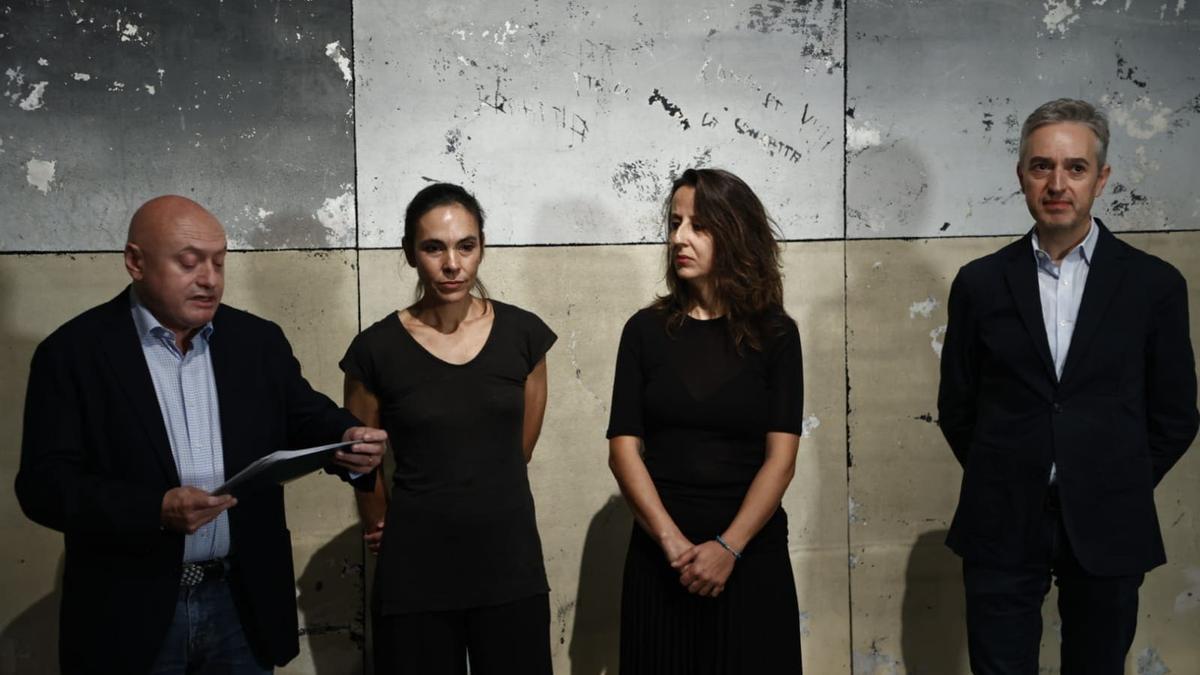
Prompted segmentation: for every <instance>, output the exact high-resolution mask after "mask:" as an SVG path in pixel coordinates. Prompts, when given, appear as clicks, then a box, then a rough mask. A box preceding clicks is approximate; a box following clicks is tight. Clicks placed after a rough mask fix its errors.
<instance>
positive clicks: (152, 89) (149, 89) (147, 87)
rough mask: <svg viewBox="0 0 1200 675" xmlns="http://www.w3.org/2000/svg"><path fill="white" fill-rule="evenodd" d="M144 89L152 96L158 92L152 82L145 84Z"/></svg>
mask: <svg viewBox="0 0 1200 675" xmlns="http://www.w3.org/2000/svg"><path fill="white" fill-rule="evenodd" d="M142 89H145V90H146V93H147V94H150V95H151V96H153V95H154V94H156V93H157V92H158V90H157V89H156V88H155V86H154V85H152V84H143V85H142Z"/></svg>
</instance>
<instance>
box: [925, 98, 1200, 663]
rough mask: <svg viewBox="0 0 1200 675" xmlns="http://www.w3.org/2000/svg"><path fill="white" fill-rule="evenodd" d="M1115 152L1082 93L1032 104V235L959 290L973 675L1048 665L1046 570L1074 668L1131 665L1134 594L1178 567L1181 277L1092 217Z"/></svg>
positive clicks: (955, 358) (1026, 186) (1189, 424)
mask: <svg viewBox="0 0 1200 675" xmlns="http://www.w3.org/2000/svg"><path fill="white" fill-rule="evenodd" d="M1107 145H1108V125H1107V121H1106V120H1105V118H1104V116H1103V114H1102V113H1100V112H1098V111H1097V110H1096V109H1095V108H1094V107H1093V106H1091V105H1089V104H1088V103H1086V102H1083V101H1075V100H1068V99H1060V100H1057V101H1052V102H1050V103H1047V104H1045V105H1043V106H1041V107H1040V108H1038V109H1037V110H1036V111H1035V112H1034V113H1033V114H1032V115H1030V116H1029V118H1028V119H1027V120H1026V121H1025V124H1024V126H1023V128H1022V130H1021V144H1020V159H1019V160H1018V165H1017V176H1018V178H1019V180H1020V183H1021V190H1022V192H1024V193H1025V201H1026V203H1027V204H1028V207H1029V211H1030V213H1031V214H1032V215H1033V218H1034V220H1035V225H1034V228H1033V230H1032V231H1030V233H1029V234H1026V235H1025V236H1024V237H1022V238H1021V239H1019V240H1018V241H1016V242H1014V243H1012V244H1009V245H1008V246H1005V247H1004V248H1002V249H1000V250H999V251H997V252H996V253H993V254H991V255H988V256H985V257H983V258H980V259H978V260H975V261H972V262H971V263H969V264H967V265H966V266H964V267H963V268H962V269H961V270H960V271H959V273H958V276H957V277H956V278H955V279H954V283H953V285H952V286H951V289H950V300H949V303H948V310H949V325H948V328H947V331H946V339H945V345H944V347H943V350H942V363H941V371H942V374H941V388H940V391H939V392H938V413H939V416H940V419H939V423H940V425H941V428H942V433H943V434H945V437H946V440H947V441H948V442H949V444H950V447H951V449H952V450H953V451H954V455H955V457H956V458H957V459H958V461H959V463H960V464H962V466H963V480H962V491H961V494H960V497H959V503H958V510H957V511H956V513H955V515H954V521H953V523H952V525H951V526H950V534H949V536H948V538H947V544H948V545H949V546H950V547H951V548H952V549H953V550H954V551H955V552H956V553H958V554H959V555H960V556H961V557H962V558H963V581H964V585H965V589H966V596H967V633H968V646H969V650H970V658H971V669H972V671H973V672H974V673H976V674H977V675H992V674H1000V673H1003V674H1012V673H1022V674H1024V673H1029V674H1031V675H1032V674H1033V673H1036V672H1038V646H1039V643H1040V640H1041V635H1042V620H1041V605H1042V601H1043V599H1044V598H1045V595H1046V593H1047V592H1048V591H1049V589H1050V583H1051V580H1052V579H1053V580H1054V581H1055V582H1056V583H1057V585H1058V589H1059V612H1060V614H1061V617H1062V672H1063V673H1064V675H1085V674H1086V675H1110V674H1111V675H1120V674H1122V673H1124V672H1125V671H1124V662H1125V657H1126V654H1127V653H1128V651H1129V648H1130V646H1131V645H1132V642H1133V637H1134V632H1135V630H1136V628H1137V606H1138V588H1139V587H1140V586H1141V583H1142V579H1143V576H1144V574H1145V573H1146V572H1147V571H1148V570H1150V569H1152V568H1154V567H1156V566H1158V565H1161V564H1163V563H1164V562H1165V561H1166V555H1165V553H1164V550H1163V541H1162V534H1161V532H1160V530H1159V525H1158V515H1157V513H1156V512H1155V506H1154V487H1155V486H1156V485H1157V484H1158V482H1159V481H1160V480H1162V478H1163V475H1165V474H1166V473H1167V470H1168V469H1170V468H1171V466H1172V465H1173V464H1175V462H1176V461H1178V460H1179V458H1180V456H1181V455H1183V453H1184V452H1185V451H1186V450H1187V449H1188V446H1189V445H1190V444H1191V443H1192V440H1193V439H1194V438H1195V435H1196V430H1197V424H1198V418H1200V416H1198V414H1197V410H1196V371H1195V363H1194V360H1193V355H1192V346H1191V341H1190V339H1189V337H1188V308H1187V285H1186V283H1185V281H1184V278H1183V276H1181V275H1180V273H1179V272H1178V271H1177V270H1176V269H1175V268H1174V267H1172V266H1171V265H1169V264H1167V263H1166V262H1164V261H1162V260H1160V259H1158V258H1155V257H1154V256H1151V255H1149V254H1147V253H1145V252H1143V251H1140V250H1138V249H1136V248H1134V247H1132V246H1130V245H1129V244H1127V243H1125V242H1123V241H1121V240H1119V239H1117V238H1116V237H1114V236H1113V235H1112V233H1110V232H1109V231H1108V230H1107V229H1106V228H1105V227H1104V225H1103V224H1101V223H1100V221H1099V220H1097V219H1095V218H1093V217H1092V216H1091V206H1092V202H1093V200H1094V199H1095V198H1096V197H1097V196H1099V195H1100V193H1101V191H1102V190H1103V189H1104V184H1105V181H1106V180H1107V179H1108V176H1109V172H1110V168H1109V166H1108V164H1107V162H1106V160H1105V157H1106V152H1107Z"/></svg>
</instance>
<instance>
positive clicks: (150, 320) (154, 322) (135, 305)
mask: <svg viewBox="0 0 1200 675" xmlns="http://www.w3.org/2000/svg"><path fill="white" fill-rule="evenodd" d="M129 307H130V310H131V311H132V313H133V325H134V327H135V328H137V333H138V337H140V338H143V339H145V338H166V339H169V340H170V341H171V342H174V341H175V334H174V333H173V332H172V331H171V329H169V328H167V327H165V326H163V325H162V323H160V322H159V320H158V319H157V318H155V316H154V314H153V313H152V312H151V311H150V309H149V308H147V307H146V306H145V305H143V304H142V300H141V298H139V297H138V294H137V291H135V290H133V286H130V287H129ZM212 333H213V325H212V322H211V321H209V322H208V323H206V324H204V327H203V328H201V329H200V330H199V331H197V332H196V336H197V337H200V338H202V339H203V340H204V341H205V342H208V340H209V338H211V337H212Z"/></svg>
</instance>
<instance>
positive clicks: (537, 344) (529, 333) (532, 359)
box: [525, 312, 558, 374]
mask: <svg viewBox="0 0 1200 675" xmlns="http://www.w3.org/2000/svg"><path fill="white" fill-rule="evenodd" d="M525 318H526V320H525V361H526V363H525V372H526V373H527V374H528V373H532V372H533V369H534V368H535V367H536V366H537V364H539V363H541V361H542V359H543V358H545V357H546V352H548V351H550V348H551V347H553V346H554V343H555V342H556V341H557V340H558V336H557V335H555V334H554V331H553V330H550V327H549V326H547V325H546V322H544V321H542V319H541V317H539V316H538V315H536V314H534V313H532V312H525Z"/></svg>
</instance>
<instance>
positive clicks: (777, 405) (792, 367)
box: [767, 320, 804, 436]
mask: <svg viewBox="0 0 1200 675" xmlns="http://www.w3.org/2000/svg"><path fill="white" fill-rule="evenodd" d="M767 357H768V359H767V383H768V384H767V386H768V390H767V431H782V432H785V433H789V434H796V435H797V436H799V435H801V434H802V432H803V431H804V361H803V357H802V355H801V350H800V331H799V329H797V328H796V323H795V322H794V321H791V320H789V321H788V322H787V324H786V327H785V329H784V331H783V333H782V334H780V335H778V336H776V337H775V338H774V340H773V341H772V342H771V344H770V348H769V350H768V354H767Z"/></svg>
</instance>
